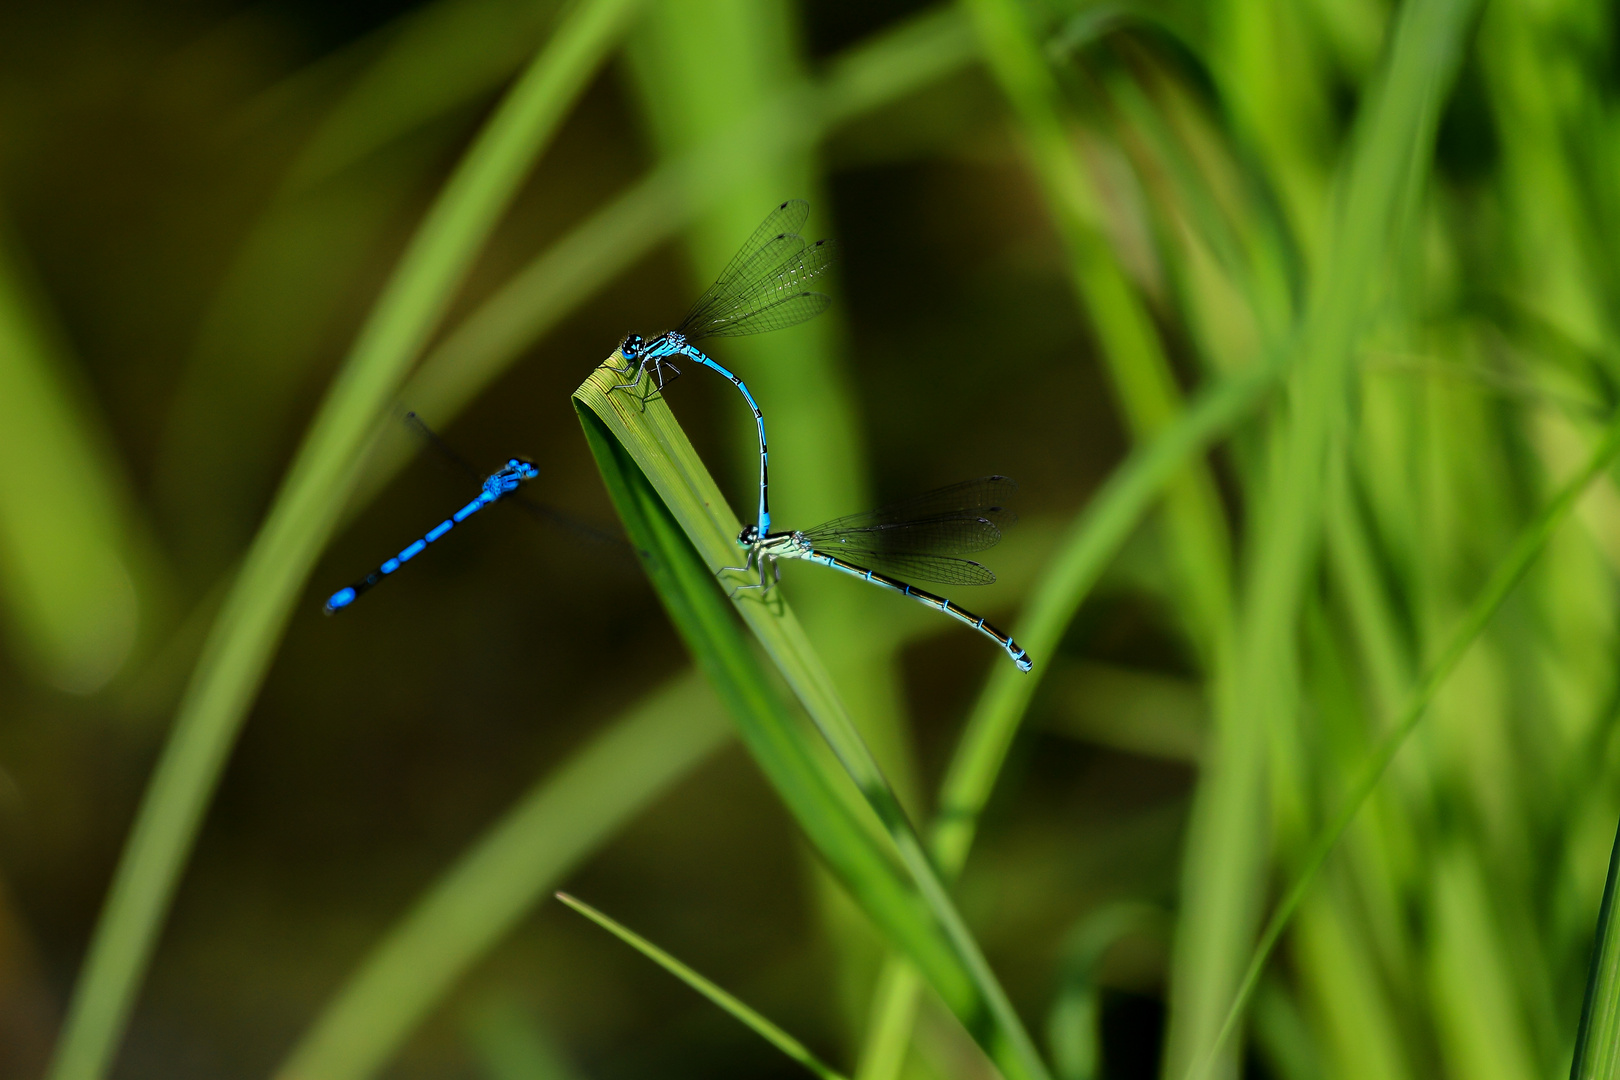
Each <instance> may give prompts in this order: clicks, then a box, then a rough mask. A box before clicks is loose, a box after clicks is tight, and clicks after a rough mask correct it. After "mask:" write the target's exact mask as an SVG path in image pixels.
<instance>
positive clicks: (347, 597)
mask: <svg viewBox="0 0 1620 1080" xmlns="http://www.w3.org/2000/svg"><path fill="white" fill-rule="evenodd" d="M358 595H359V594H358V593H356V592H355V591H354V587H353V586H346V587H344V588H341V589H339V590H338V591H337V592H335V593H333V594H332V596H331V598H330V599H328V600H327V601H326V613H327V614H328V615H330V614H332V613H333V612H334V611H342V610H343V609H344V608H346V607H348V606H349V605H350V604H352V603H354V598H355V597H356V596H358Z"/></svg>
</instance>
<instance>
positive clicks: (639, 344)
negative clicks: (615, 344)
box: [619, 334, 647, 363]
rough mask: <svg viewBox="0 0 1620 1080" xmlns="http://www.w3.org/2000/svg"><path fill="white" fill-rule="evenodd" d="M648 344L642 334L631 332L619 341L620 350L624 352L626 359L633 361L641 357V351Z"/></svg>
mask: <svg viewBox="0 0 1620 1080" xmlns="http://www.w3.org/2000/svg"><path fill="white" fill-rule="evenodd" d="M646 345H647V343H646V342H645V341H643V340H642V338H641V335H640V334H631V335H629V336H628V337H626V338H625V339H624V340H623V341H621V342H619V351H620V352H621V353H623V354H624V358H625V359H626V360H628V361H631V362H632V363H633V362H634V361H636V360H639V359H641V352H642V350H643V349H644V348H646Z"/></svg>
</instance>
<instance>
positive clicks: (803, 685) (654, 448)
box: [574, 353, 1047, 1080]
mask: <svg viewBox="0 0 1620 1080" xmlns="http://www.w3.org/2000/svg"><path fill="white" fill-rule="evenodd" d="M609 362H610V363H621V362H622V358H621V357H619V354H617V353H615V354H614V357H613V358H612V359H611V360H610V361H609ZM620 378H621V376H619V375H617V374H616V373H614V372H613V371H611V370H609V369H608V368H607V367H605V366H604V367H601V368H598V369H597V370H596V371H595V372H593V373H592V375H591V377H590V378H589V379H587V380H586V381H585V382H584V383H583V384H581V385H580V387H579V389H578V390H576V391H575V392H574V397H575V400H576V402H577V403H578V405H577V407H578V408H579V409H580V411H581V415H582V416H584V415H585V414H586V413H587V412H589V413H590V414H592V415H594V416H595V417H596V419H597V421H598V423H599V424H600V425H601V427H602V428H603V429H605V431H606V432H607V433H609V434H610V435H611V437H612V439H613V440H614V444H615V445H616V446H618V447H622V448H623V451H624V452H625V453H627V454H628V455H629V457H630V458H631V459H632V460H633V463H634V466H635V469H636V470H639V472H640V474H641V475H642V476H644V477H645V479H646V482H647V483H648V484H650V485H651V487H652V489H654V490H655V491H656V493H657V496H658V498H659V499H660V500H661V504H662V505H663V506H664V507H666V508H667V511H668V513H669V514H670V515H672V517H673V520H674V521H676V522H677V523H678V524H679V526H680V528H681V530H682V531H683V532H684V533H685V534H686V537H687V539H688V540H689V541H690V543H691V547H692V548H693V549H695V554H696V556H697V563H698V565H699V566H700V567H701V568H702V572H703V574H704V575H705V576H707V577H709V578H711V579H712V576H713V575H714V574H716V573H717V572H718V571H719V570H720V568H721V567H724V566H727V565H730V564H732V563H733V562H735V560H736V557H737V554H738V552H739V550H740V549H739V548H738V547H737V544H736V542H735V540H734V537H735V536H736V535H737V532H738V530H739V526H738V523H737V519H736V516H735V515H734V514H732V513H731V510H730V508H729V507H727V506H726V504H725V500H724V499H723V498H722V497H721V495H720V492H719V489H718V488H717V487H716V486H715V484H714V481H713V479H712V478H710V476H709V475H708V472H707V471H706V470H705V469H704V468H703V465H702V463H701V462H700V461H699V460H698V458H697V455H696V453H695V452H694V451H693V450H692V447H691V444H690V443H689V442H687V440H686V436H685V435H684V434H683V433H682V432H681V430H680V428H679V426H678V425H677V424H676V423H675V420H674V417H673V416H672V415H671V414H670V412H669V409H668V407H667V406H666V405H665V404H664V403H663V402H662V401H661V400H659V399H656V398H655V399H653V400H650V401H646V402H642V401H640V400H638V399H635V398H632V397H631V396H630V395H629V394H625V393H618V394H610V393H609V389H610V388H611V387H612V386H614V385H615V384H616V383H617V382H618V381H620ZM587 430H589V428H588V429H587ZM601 459H602V455H601V454H600V453H599V454H598V460H599V461H600V460H601ZM616 501H618V500H617V498H616ZM626 525H627V527H628V526H629V525H630V523H629V522H626ZM632 535H634V530H633V529H632ZM704 584H705V588H704V589H703V590H702V591H701V592H698V593H696V594H694V595H695V596H697V597H707V598H708V600H709V602H711V603H712V602H714V601H716V600H718V595H719V592H718V587H717V586H716V585H715V584H714V583H713V582H712V580H711V581H707V582H705V583H704ZM736 607H737V609H738V611H739V612H740V614H741V615H742V617H743V621H744V622H746V623H747V624H748V626H749V628H750V629H751V630H753V632H754V634H755V636H756V637H758V639H759V640H760V643H761V644H763V645H764V646H765V651H766V652H767V653H768V654H769V655H770V657H771V659H772V661H774V662H775V664H776V666H777V669H778V670H779V671H780V672H781V673H782V676H783V678H785V679H786V680H787V683H788V685H789V686H790V687H792V689H793V692H794V694H795V695H796V696H797V697H798V698H799V701H800V702H801V703H802V704H803V705H804V707H805V709H806V711H807V712H808V713H809V714H810V717H811V719H812V720H813V721H814V722H815V724H816V727H817V729H818V730H819V731H820V732H821V735H822V738H824V739H825V740H826V741H827V744H828V745H829V746H830V747H831V748H832V751H833V753H834V755H836V756H837V758H838V760H839V763H840V764H841V765H842V766H843V767H844V770H845V771H846V772H847V773H848V774H849V777H850V779H852V780H853V781H854V782H855V786H856V789H857V790H858V791H859V792H860V793H861V795H862V796H863V797H864V798H865V799H866V801H867V804H868V805H869V806H870V807H871V808H872V811H873V812H874V813H875V814H876V815H877V818H878V820H879V821H880V822H881V823H882V825H883V827H884V829H885V830H886V831H887V832H888V834H889V837H890V839H891V840H892V841H893V843H894V846H895V849H896V850H897V851H898V852H899V854H900V859H901V862H902V863H903V864H904V865H905V868H906V871H907V872H908V873H909V874H910V876H911V879H912V882H913V883H914V885H915V886H916V888H917V891H918V892H919V893H920V894H921V896H922V899H923V902H924V903H925V904H926V905H927V908H928V910H929V912H930V914H931V916H932V919H933V921H934V923H935V925H936V926H937V928H938V929H939V930H940V931H941V932H943V934H944V936H945V938H946V940H947V941H948V942H949V944H950V949H951V952H952V959H953V961H954V964H953V967H955V968H956V969H958V970H960V971H961V972H963V973H965V975H966V976H967V978H968V979H969V980H970V982H971V985H972V986H973V988H974V990H975V991H976V993H977V995H978V997H979V998H980V1000H981V1002H982V1005H983V1007H984V1008H985V1009H986V1010H987V1013H988V1016H987V1017H985V1018H983V1019H987V1020H988V1021H989V1027H988V1028H986V1027H984V1026H982V1025H981V1023H980V1020H981V1018H980V1017H979V1016H978V1015H976V1014H969V1015H963V1014H962V1013H960V1012H958V1015H959V1016H961V1017H962V1019H963V1021H964V1023H965V1024H966V1026H967V1028H968V1030H969V1031H970V1032H971V1033H972V1034H973V1035H974V1037H975V1038H977V1039H978V1040H979V1041H980V1043H981V1045H983V1046H984V1047H985V1049H986V1050H987V1051H988V1052H989V1053H990V1055H991V1057H992V1058H993V1059H994V1060H995V1061H996V1062H997V1064H998V1065H1000V1067H1001V1068H1002V1070H1003V1072H1005V1073H1007V1074H1008V1075H1009V1076H1012V1077H1017V1078H1024V1077H1029V1078H1032V1080H1045V1077H1046V1075H1047V1074H1046V1067H1045V1065H1044V1064H1043V1063H1042V1062H1041V1060H1040V1058H1039V1056H1038V1055H1037V1054H1036V1052H1035V1048H1034V1044H1033V1042H1032V1041H1031V1040H1030V1038H1029V1034H1028V1032H1027V1031H1025V1029H1024V1026H1023V1023H1022V1022H1021V1021H1020V1020H1019V1019H1018V1016H1017V1014H1016V1013H1015V1012H1014V1011H1013V1008H1012V1003H1011V1002H1010V1001H1009V1000H1008V998H1007V996H1006V992H1005V991H1004V990H1003V989H1002V987H1001V984H1000V982H999V981H998V980H997V979H996V977H995V975H994V974H993V973H992V972H991V970H990V966H989V964H988V963H987V962H986V960H985V959H984V955H983V953H982V951H981V950H980V949H979V946H978V943H977V942H976V941H975V940H974V939H973V936H972V934H971V933H970V932H969V931H968V929H967V926H966V924H965V923H964V922H963V921H962V918H961V915H960V914H958V913H957V911H956V907H955V905H954V904H953V903H952V901H951V899H950V896H949V894H948V893H947V891H946V889H945V886H944V884H943V882H942V881H941V879H940V876H939V874H938V872H937V871H936V870H935V868H934V865H933V863H932V861H931V860H930V859H929V857H928V855H927V853H926V852H925V850H924V848H923V845H922V842H921V840H920V839H919V838H918V836H917V834H916V832H915V831H914V830H913V829H912V827H911V823H910V822H909V821H907V819H906V816H905V813H904V811H903V810H902V809H901V807H900V804H899V802H898V800H897V799H896V798H895V796H894V792H893V791H892V790H891V789H890V788H889V785H888V783H887V781H886V780H885V779H884V777H883V774H882V772H881V771H880V770H879V769H878V766H877V763H876V762H875V761H874V760H873V758H872V755H871V753H870V751H869V750H868V749H867V747H866V744H865V743H864V742H863V741H862V739H861V737H860V734H859V732H858V731H857V730H856V729H855V726H854V724H853V722H852V721H851V720H850V717H849V714H848V713H847V712H846V711H845V709H844V707H843V704H842V702H841V701H840V700H839V698H838V695H837V692H836V691H835V689H834V688H833V686H832V684H831V681H830V680H829V678H828V677H827V673H826V670H825V668H824V667H823V666H822V663H821V661H820V659H819V658H818V657H817V655H816V653H815V651H814V650H813V649H812V648H811V647H810V644H809V642H808V640H807V639H806V638H805V635H804V632H803V630H802V629H801V628H800V626H799V624H798V622H797V620H796V619H794V617H793V615H792V613H791V611H790V610H789V609H788V607H787V604H786V602H785V601H783V600H782V599H781V597H780V596H779V595H778V596H776V597H773V598H772V601H771V602H770V603H766V602H762V601H756V600H754V599H752V598H747V599H743V600H740V601H738V603H737V605H736ZM678 621H679V620H678ZM700 659H701V654H700ZM800 821H801V824H806V825H807V826H808V824H809V823H807V822H806V821H805V819H804V818H803V817H801V818H800ZM896 944H897V945H898V944H899V943H898V942H896ZM924 974H925V976H928V974H929V973H928V972H927V971H925V972H924ZM930 981H932V978H931V980H930ZM941 996H942V997H945V996H946V995H945V994H944V993H942V994H941ZM946 1000H947V1002H949V1001H950V998H949V997H947V998H946ZM959 1003H960V999H958V1004H959ZM956 1007H957V1006H955V1005H953V1008H956Z"/></svg>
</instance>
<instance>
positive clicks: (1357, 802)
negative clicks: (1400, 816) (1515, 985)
mask: <svg viewBox="0 0 1620 1080" xmlns="http://www.w3.org/2000/svg"><path fill="white" fill-rule="evenodd" d="M1616 456H1620V418H1617V419H1616V420H1615V421H1614V422H1613V423H1612V424H1611V425H1610V427H1609V428H1608V430H1607V431H1606V432H1605V433H1604V436H1603V438H1602V439H1601V440H1600V441H1599V442H1598V445H1597V447H1596V449H1594V450H1593V451H1592V455H1591V457H1590V458H1588V459H1587V461H1586V463H1585V464H1584V465H1583V466H1582V467H1581V469H1580V470H1579V471H1578V472H1577V473H1576V474H1575V475H1574V476H1573V477H1572V478H1570V480H1569V481H1568V482H1566V483H1565V484H1564V486H1563V487H1562V488H1560V489H1559V491H1558V494H1557V495H1555V496H1554V497H1553V498H1552V499H1551V500H1549V501H1548V503H1547V504H1546V506H1544V507H1543V508H1542V510H1541V512H1540V513H1539V514H1537V515H1536V516H1535V518H1534V519H1532V520H1531V522H1530V523H1529V524H1528V525H1526V526H1525V528H1524V530H1523V532H1521V533H1520V534H1519V538H1518V539H1517V540H1516V541H1515V542H1514V545H1513V547H1512V549H1511V550H1510V551H1509V552H1508V553H1507V555H1506V556H1505V557H1504V558H1503V559H1502V561H1501V562H1500V563H1498V564H1497V566H1496V568H1495V569H1494V570H1493V571H1492V572H1491V576H1490V578H1489V579H1488V580H1487V581H1486V582H1485V584H1484V586H1483V587H1482V588H1481V589H1480V591H1479V593H1478V594H1477V595H1476V596H1475V597H1474V600H1473V603H1471V604H1470V605H1469V607H1468V611H1467V612H1466V613H1465V614H1464V616H1463V618H1462V620H1461V621H1460V622H1459V623H1458V624H1457V627H1456V629H1455V630H1453V631H1452V632H1451V635H1450V637H1449V638H1448V639H1447V641H1446V645H1445V647H1444V648H1443V649H1442V650H1441V652H1440V655H1439V656H1437V657H1436V658H1435V660H1434V662H1433V663H1432V664H1430V665H1429V668H1428V670H1427V671H1426V672H1425V673H1424V676H1423V679H1422V681H1421V682H1419V683H1418V685H1417V686H1416V687H1415V688H1414V689H1413V691H1412V693H1411V695H1410V696H1409V697H1408V698H1407V701H1406V704H1405V706H1404V707H1403V708H1402V709H1401V712H1400V715H1399V717H1398V718H1397V719H1396V721H1395V723H1394V724H1393V725H1392V726H1391V727H1390V728H1389V730H1388V731H1386V732H1385V733H1384V735H1383V736H1382V738H1380V739H1379V741H1378V744H1377V745H1376V746H1375V747H1374V748H1373V751H1372V753H1371V754H1369V755H1368V756H1367V759H1366V761H1364V762H1363V763H1362V765H1361V767H1360V768H1359V769H1358V770H1357V771H1356V774H1355V778H1354V780H1352V782H1351V783H1350V785H1349V787H1348V789H1347V791H1346V793H1345V797H1344V801H1343V802H1342V803H1341V804H1340V806H1339V809H1338V811H1337V812H1336V813H1335V814H1334V815H1333V818H1332V820H1331V821H1330V822H1329V823H1328V825H1327V826H1326V827H1325V828H1323V829H1322V831H1321V832H1320V833H1318V834H1317V836H1316V837H1315V839H1313V840H1312V841H1311V844H1310V846H1309V848H1308V849H1307V852H1308V854H1307V855H1306V857H1305V859H1304V861H1303V863H1302V864H1301V867H1300V869H1299V872H1298V873H1297V874H1296V875H1295V877H1294V880H1293V882H1292V884H1290V885H1289V887H1288V891H1287V892H1286V893H1285V894H1284V895H1283V899H1282V902H1281V903H1279V904H1278V905H1277V910H1276V911H1275V912H1274V913H1273V914H1272V916H1271V919H1270V920H1269V921H1268V922H1267V923H1266V927H1265V930H1264V931H1263V932H1262V933H1261V935H1260V940H1259V943H1258V944H1257V945H1256V946H1255V950H1254V955H1253V956H1252V957H1251V958H1250V960H1249V965H1248V969H1247V971H1246V972H1245V973H1244V976H1243V980H1242V982H1240V983H1239V985H1238V990H1237V993H1236V995H1235V996H1234V998H1233V1000H1232V1003H1231V1006H1230V1008H1228V1009H1227V1012H1226V1016H1225V1019H1224V1020H1223V1022H1222V1024H1221V1027H1220V1029H1219V1031H1218V1032H1217V1034H1216V1038H1215V1040H1214V1042H1213V1043H1212V1044H1211V1047H1210V1049H1209V1052H1208V1054H1207V1055H1206V1057H1205V1058H1204V1060H1203V1061H1202V1062H1200V1063H1198V1064H1197V1068H1196V1070H1193V1069H1190V1070H1188V1075H1189V1076H1190V1077H1205V1076H1209V1075H1211V1073H1212V1072H1213V1070H1214V1067H1215V1063H1216V1061H1217V1059H1218V1055H1219V1054H1220V1052H1221V1049H1222V1047H1223V1046H1224V1045H1225V1044H1226V1042H1227V1040H1229V1039H1230V1038H1231V1036H1232V1033H1233V1032H1234V1030H1235V1029H1236V1027H1237V1023H1238V1020H1239V1019H1240V1018H1241V1017H1242V1014H1243V1010H1244V1007H1245V1006H1246V1005H1247V1004H1248V1001H1249V998H1250V996H1251V995H1252V994H1253V992H1254V988H1255V986H1256V985H1257V984H1258V983H1259V981H1260V975H1261V972H1262V971H1263V970H1264V969H1265V965H1266V961H1267V959H1269V958H1270V956H1271V951H1272V949H1273V948H1275V947H1276V944H1277V940H1278V939H1279V938H1280V937H1281V936H1282V932H1283V929H1284V928H1285V927H1286V926H1287V925H1288V921H1289V919H1291V918H1292V917H1293V914H1294V912H1295V911H1296V910H1297V909H1298V908H1299V904H1300V901H1301V900H1303V899H1304V898H1305V894H1306V892H1308V891H1309V889H1310V887H1311V883H1312V882H1313V881H1314V880H1315V879H1316V874H1317V871H1319V870H1320V869H1321V868H1322V864H1323V863H1324V862H1326V861H1327V857H1328V855H1329V853H1331V852H1332V850H1333V848H1334V847H1335V846H1336V845H1337V844H1338V842H1339V839H1340V837H1342V836H1343V835H1344V833H1345V830H1346V829H1348V828H1349V827H1350V823H1351V822H1352V821H1354V820H1355V817H1356V814H1357V813H1358V812H1359V811H1360V810H1361V807H1362V805H1363V804H1364V803H1365V802H1366V801H1367V797H1368V796H1369V795H1371V794H1372V792H1373V789H1374V788H1375V787H1377V786H1378V782H1379V780H1381V779H1382V778H1383V775H1384V772H1385V770H1387V769H1388V768H1389V763H1390V762H1391V761H1393V760H1394V758H1395V755H1396V753H1397V752H1398V751H1399V750H1400V748H1401V747H1402V746H1403V745H1404V744H1405V742H1406V739H1407V737H1408V736H1409V735H1411V734H1412V732H1413V731H1414V730H1415V729H1416V728H1417V726H1418V723H1419V722H1420V721H1421V720H1422V719H1423V715H1424V712H1425V711H1426V710H1427V709H1428V707H1429V703H1430V702H1432V701H1433V700H1434V696H1435V695H1436V694H1437V693H1439V692H1440V688H1441V687H1442V686H1443V685H1444V684H1445V681H1446V678H1447V677H1448V676H1449V675H1450V674H1451V673H1452V671H1453V670H1454V669H1455V668H1456V666H1457V664H1458V663H1459V662H1460V661H1461V660H1462V658H1463V656H1464V654H1466V653H1467V652H1468V649H1469V647H1470V646H1471V645H1473V643H1474V641H1475V639H1477V638H1478V637H1479V635H1480V633H1481V632H1483V631H1484V629H1485V625H1486V623H1488V622H1490V620H1491V617H1492V616H1493V615H1495V614H1496V611H1497V609H1498V608H1500V607H1501V606H1502V602H1503V601H1504V600H1506V599H1507V597H1508V594H1509V593H1510V592H1512V591H1513V587H1514V586H1515V585H1517V584H1518V583H1519V581H1520V580H1521V579H1522V578H1523V577H1524V575H1525V573H1526V571H1528V570H1529V569H1530V565H1531V564H1532V563H1533V562H1535V560H1536V556H1538V555H1540V554H1541V552H1542V549H1543V548H1545V547H1546V546H1547V542H1548V541H1549V540H1550V539H1551V538H1552V534H1553V533H1554V532H1555V531H1556V530H1557V528H1558V526H1559V525H1561V524H1563V522H1564V519H1565V518H1567V517H1568V516H1569V514H1570V512H1571V511H1572V510H1574V508H1575V504H1576V502H1577V501H1578V500H1579V499H1580V496H1581V494H1582V492H1584V491H1585V490H1586V488H1587V485H1589V484H1590V483H1591V482H1592V481H1593V480H1594V479H1595V478H1596V477H1597V476H1598V475H1599V474H1600V473H1602V472H1603V471H1604V470H1605V469H1607V468H1608V467H1609V466H1610V465H1612V464H1613V463H1614V460H1615V458H1616ZM1605 896H1607V892H1605Z"/></svg>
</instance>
